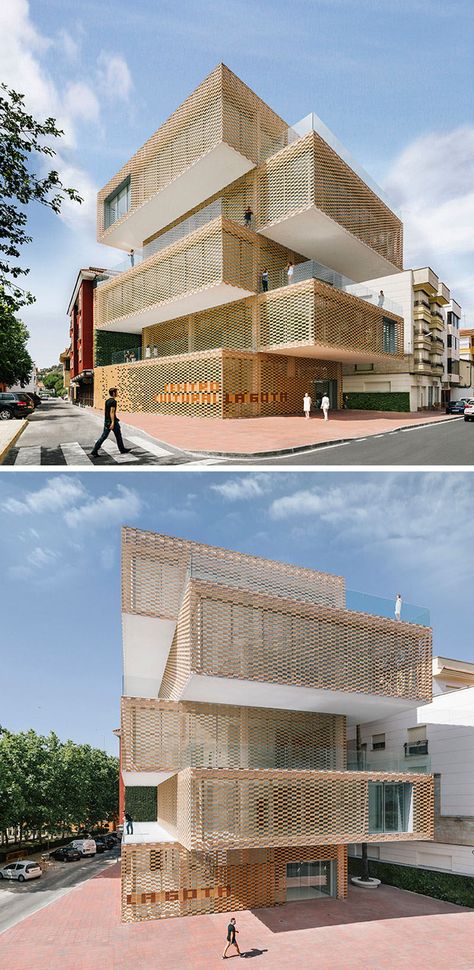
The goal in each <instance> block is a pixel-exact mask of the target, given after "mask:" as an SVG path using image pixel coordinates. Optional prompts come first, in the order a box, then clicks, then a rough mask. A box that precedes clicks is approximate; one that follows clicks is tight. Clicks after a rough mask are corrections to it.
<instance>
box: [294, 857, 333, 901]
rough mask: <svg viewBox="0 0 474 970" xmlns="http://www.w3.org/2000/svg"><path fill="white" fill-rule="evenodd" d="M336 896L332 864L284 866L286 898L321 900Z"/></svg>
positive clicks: (311, 863) (303, 863)
mask: <svg viewBox="0 0 474 970" xmlns="http://www.w3.org/2000/svg"><path fill="white" fill-rule="evenodd" d="M335 895H336V878H335V870H334V862H332V861H330V860H328V859H322V860H320V861H317V862H316V861H314V862H289V863H287V866H286V898H287V900H288V901H289V902H291V901H295V900H298V899H321V898H323V897H325V896H335Z"/></svg>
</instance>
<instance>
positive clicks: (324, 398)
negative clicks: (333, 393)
mask: <svg viewBox="0 0 474 970" xmlns="http://www.w3.org/2000/svg"><path fill="white" fill-rule="evenodd" d="M330 406H331V405H330V401H329V398H328V396H327V394H323V396H322V399H321V411H322V412H323V417H324V420H325V421H328V420H329V408H330Z"/></svg>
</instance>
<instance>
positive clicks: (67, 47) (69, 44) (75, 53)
mask: <svg viewBox="0 0 474 970" xmlns="http://www.w3.org/2000/svg"><path fill="white" fill-rule="evenodd" d="M56 45H57V47H58V48H59V49H60V51H61V52H62V53H63V54H64V56H65V57H66V58H67V60H68V61H71V62H73V63H75V62H77V61H78V59H79V54H80V49H81V48H80V44H79V43H78V42H77V40H76V39H75V38H74V37H73V36H72V35H71V34H70V33H69V31H68V30H60V31H59V32H58V38H57V41H56Z"/></svg>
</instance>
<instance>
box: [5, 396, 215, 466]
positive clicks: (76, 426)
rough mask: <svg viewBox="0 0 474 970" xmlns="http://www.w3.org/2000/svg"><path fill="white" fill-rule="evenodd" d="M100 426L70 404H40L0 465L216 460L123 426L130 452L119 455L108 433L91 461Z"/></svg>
mask: <svg viewBox="0 0 474 970" xmlns="http://www.w3.org/2000/svg"><path fill="white" fill-rule="evenodd" d="M102 428H103V421H102V420H101V419H100V418H99V416H98V415H96V414H92V413H91V412H90V411H89V410H88V409H86V408H80V407H77V406H76V405H74V404H70V403H69V402H68V401H60V400H54V399H51V400H50V401H44V402H43V403H42V404H41V405H40V406H39V407H38V408H37V409H36V411H35V412H34V413H33V414H32V415H30V417H29V419H28V427H27V428H25V430H24V431H23V434H22V435H21V436H20V437H19V438H18V441H17V442H16V444H15V445H14V446H13V447H12V448H10V450H9V452H8V454H7V455H6V457H5V459H4V461H3V465H2V468H3V467H7V466H9V465H14V466H15V467H19V466H22V465H29V466H38V465H56V466H66V465H81V466H84V467H89V468H91V467H92V466H94V467H98V468H101V467H104V466H106V465H114V466H117V465H120V466H122V465H123V466H127V467H131V468H133V467H137V466H138V465H183V464H193V465H207V464H215V463H220V460H219V459H206V458H204V459H203V460H198V459H196V457H195V456H194V455H190V454H187V453H186V452H184V451H180V450H179V449H178V448H174V447H173V446H172V445H168V444H166V443H164V442H159V441H155V439H154V438H151V437H150V436H149V435H147V434H146V433H145V432H144V431H140V430H139V429H138V428H131V427H128V428H127V427H126V426H124V425H122V435H123V439H124V442H125V445H126V447H127V448H131V449H132V450H131V454H129V455H120V453H119V451H118V448H117V445H116V443H115V436H114V435H113V434H111V435H109V437H108V439H107V440H106V441H105V442H104V445H103V447H102V450H101V452H100V454H99V457H98V458H93V457H91V451H92V448H93V446H94V443H95V441H97V438H98V437H99V435H100V433H101V431H102Z"/></svg>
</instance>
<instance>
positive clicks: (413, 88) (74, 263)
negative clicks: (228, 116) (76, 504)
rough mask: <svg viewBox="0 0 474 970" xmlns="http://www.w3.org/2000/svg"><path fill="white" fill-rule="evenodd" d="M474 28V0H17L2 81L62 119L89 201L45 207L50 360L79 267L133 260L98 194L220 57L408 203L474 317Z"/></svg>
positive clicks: (43, 323) (67, 154) (1, 36)
mask: <svg viewBox="0 0 474 970" xmlns="http://www.w3.org/2000/svg"><path fill="white" fill-rule="evenodd" d="M473 21H474V7H473V5H472V3H471V2H470V0H451V2H450V3H445V2H441V0H292V3H288V2H284V0H252V2H249V0H226V3H222V2H218V0H200V2H195V0H182V2H181V3H179V4H176V3H175V2H171V0H160V3H159V4H158V3H155V2H154V0H140V2H139V3H130V0H115V2H113V3H111V2H107V0H104V2H102V3H100V4H97V3H96V2H92V0H81V2H80V3H79V4H78V3H77V2H74V3H73V2H72V0H48V2H47V3H45V2H40V0H32V2H30V3H28V2H27V0H9V2H8V3H5V4H3V5H2V7H1V10H0V63H1V64H2V78H3V80H5V81H7V82H8V83H9V84H10V85H12V86H14V87H16V89H18V90H21V91H23V92H24V93H26V94H27V97H28V103H29V105H30V106H31V108H32V109H33V110H34V111H35V113H36V114H37V115H38V116H46V115H48V114H53V115H55V116H56V117H57V118H58V120H59V123H60V125H61V126H62V127H63V128H64V129H65V131H66V139H65V140H64V141H63V143H62V144H61V148H60V157H59V159H58V166H59V170H60V172H61V174H63V176H64V179H65V180H66V182H67V183H68V184H72V185H74V186H75V187H77V188H79V190H80V191H81V193H82V194H83V195H84V198H85V202H84V205H83V206H82V207H81V208H80V209H79V208H78V207H77V206H76V207H74V206H71V205H68V206H66V207H65V209H64V213H63V217H62V218H61V219H56V218H55V217H53V216H52V215H50V214H49V213H48V212H43V211H41V210H39V209H38V208H37V209H36V210H32V212H31V231H32V234H33V235H34V242H33V244H32V245H30V246H29V247H28V248H27V249H26V250H25V254H24V260H25V263H27V264H28V265H30V267H31V274H30V277H29V286H30V288H31V289H32V290H33V292H34V293H35V294H36V295H37V298H38V301H37V303H36V305H35V306H34V307H32V308H30V309H28V310H26V311H25V312H24V319H25V320H26V322H27V323H28V325H29V327H30V330H31V349H32V353H33V356H34V357H35V359H36V360H37V362H38V363H39V364H40V366H44V365H46V364H49V363H52V362H53V361H55V360H56V359H57V356H58V354H59V352H60V351H61V350H62V349H63V348H64V346H65V345H66V344H67V341H68V328H67V320H66V316H65V312H66V308H67V304H68V301H69V297H70V294H71V290H72V286H73V283H74V280H75V276H76V272H77V269H78V268H79V266H80V265H89V264H95V265H98V264H99V265H100V264H105V265H113V264H114V263H116V262H118V261H119V260H120V259H121V255H120V253H118V254H116V253H115V252H114V251H113V250H110V251H109V250H108V249H107V248H105V247H99V246H98V245H97V244H96V242H95V224H94V223H95V194H96V191H97V189H98V188H100V187H101V185H103V184H104V183H105V182H106V181H108V179H109V177H110V176H111V175H112V174H114V173H115V171H117V169H118V168H119V167H120V166H121V165H122V163H123V162H124V161H125V160H126V159H127V158H128V157H129V156H130V155H131V154H132V153H133V152H134V151H135V149H136V148H137V147H138V146H139V145H140V144H141V143H142V142H143V141H144V140H145V139H146V138H147V137H148V136H149V135H150V134H151V133H152V132H153V131H154V130H156V128H157V127H158V126H159V125H160V124H161V123H162V122H163V121H164V120H165V118H166V117H167V116H168V115H169V114H170V113H171V112H172V111H173V110H174V109H175V108H176V107H177V105H178V104H179V103H180V102H181V101H182V100H184V98H185V97H186V96H187V95H188V94H189V93H190V92H191V91H192V90H193V89H194V88H195V87H196V85H197V84H198V83H199V82H200V81H201V80H202V79H203V77H205V76H206V75H207V74H208V73H209V72H210V71H211V70H212V69H213V68H214V67H215V65H216V64H217V63H218V62H219V61H221V60H222V61H224V62H225V63H226V64H227V65H228V66H229V67H230V68H231V69H232V70H234V71H235V72H236V73H237V74H239V75H240V76H241V77H242V78H243V80H244V81H246V82H247V83H248V84H249V85H250V86H251V87H252V88H254V90H256V91H257V93H258V94H259V95H260V96H261V97H263V98H264V100H266V101H267V102H268V103H269V104H271V105H272V107H273V108H274V109H275V110H276V111H278V112H279V113H280V114H281V115H282V116H283V117H284V118H286V119H287V120H288V122H290V123H291V122H294V121H296V120H298V119H300V118H302V117H303V116H304V115H306V114H307V113H308V112H309V111H315V112H316V113H317V114H319V115H320V117H321V118H322V119H323V121H325V122H326V124H327V125H328V126H329V127H330V128H331V129H332V130H333V131H334V132H335V133H336V134H337V135H338V137H339V138H340V139H341V141H342V142H343V143H344V144H345V145H346V146H347V148H348V149H349V150H350V151H351V152H352V153H353V155H354V156H355V157H356V158H357V160H358V161H359V162H360V163H361V164H362V165H363V166H364V167H365V168H366V169H367V170H368V172H369V173H370V174H371V175H372V176H373V177H374V178H375V179H376V180H377V181H378V182H379V183H380V184H381V185H382V186H383V187H384V188H385V189H387V190H388V192H389V194H390V195H391V197H392V198H393V199H394V202H395V203H396V204H397V206H398V207H399V208H400V209H401V212H402V215H403V217H404V220H405V225H406V233H405V239H406V245H405V255H406V259H405V265H407V266H409V265H415V266H416V265H426V264H430V265H431V266H432V267H433V269H434V270H435V271H436V272H437V273H439V274H440V276H441V277H442V278H443V279H444V280H445V281H446V283H447V284H448V285H449V286H450V287H451V289H452V291H453V294H454V295H455V296H456V297H457V298H458V300H460V302H461V303H462V304H463V305H464V308H465V318H464V320H463V323H465V324H466V325H467V324H469V323H471V325H472V316H473V310H474V300H473V297H472V292H473V291H474V272H473V269H472V265H473V250H474V233H473V231H472V226H473V224H474V192H473V189H472V186H473V184H474V111H473V90H474V84H473V58H472V50H473V47H474V36H473V35H474V31H473Z"/></svg>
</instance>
